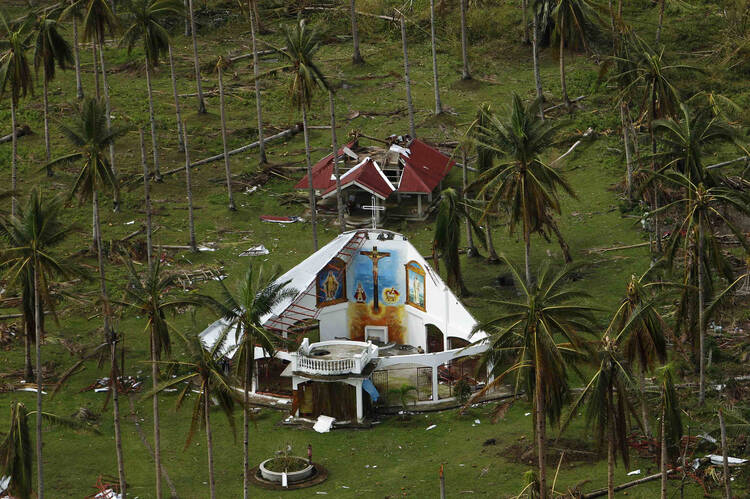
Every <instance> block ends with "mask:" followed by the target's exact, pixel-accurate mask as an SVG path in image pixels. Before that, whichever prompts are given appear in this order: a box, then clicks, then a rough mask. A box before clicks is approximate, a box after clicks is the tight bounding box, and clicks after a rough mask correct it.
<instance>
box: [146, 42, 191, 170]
mask: <svg viewBox="0 0 750 499" xmlns="http://www.w3.org/2000/svg"><path fill="white" fill-rule="evenodd" d="M169 74H170V78H171V79H172V95H173V96H174V110H175V114H176V115H177V150H178V151H180V152H183V151H184V150H185V144H183V143H182V112H181V111H180V96H179V94H178V93H177V77H176V76H175V72H174V55H173V54H172V44H171V43H170V44H169ZM154 179H155V180H156V181H157V182H161V174H158V176H155V177H154Z"/></svg>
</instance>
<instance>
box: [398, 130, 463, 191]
mask: <svg viewBox="0 0 750 499" xmlns="http://www.w3.org/2000/svg"><path fill="white" fill-rule="evenodd" d="M408 149H409V155H408V156H407V155H405V154H402V155H401V157H402V158H403V159H404V164H405V166H404V172H403V173H402V175H401V181H400V182H399V184H398V190H399V192H424V193H429V192H432V191H433V190H434V189H435V187H437V186H438V184H439V183H440V181H441V180H443V179H444V178H445V176H446V175H447V174H448V172H449V171H451V168H453V165H455V164H456V162H455V161H453V160H451V159H450V158H449V157H448V156H446V155H445V154H443V153H441V152H440V151H438V150H437V149H434V148H432V147H430V146H428V145H427V144H425V143H424V142H422V141H421V140H419V139H414V140H412V142H411V144H409V147H408Z"/></svg>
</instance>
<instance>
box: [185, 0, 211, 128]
mask: <svg viewBox="0 0 750 499" xmlns="http://www.w3.org/2000/svg"><path fill="white" fill-rule="evenodd" d="M187 8H188V14H189V17H190V37H191V38H192V40H193V67H194V68H195V85H196V87H197V89H198V114H206V101H205V100H204V99H203V84H202V83H201V68H200V63H199V61H198V39H197V35H196V33H195V11H194V10H193V0H187Z"/></svg>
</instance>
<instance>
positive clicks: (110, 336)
mask: <svg viewBox="0 0 750 499" xmlns="http://www.w3.org/2000/svg"><path fill="white" fill-rule="evenodd" d="M91 198H92V205H93V209H94V226H95V232H96V257H97V262H98V264H99V291H100V293H101V299H102V306H103V311H102V317H103V318H104V338H105V339H106V341H107V342H108V343H109V360H110V371H111V372H110V378H109V387H110V391H111V393H112V417H113V420H114V428H115V454H116V456H117V475H118V478H119V481H120V492H121V494H122V499H126V496H127V482H126V481H125V464H124V460H123V454H122V431H121V429H120V398H119V393H118V390H117V384H118V380H117V378H118V376H119V373H118V369H117V339H116V338H115V334H114V332H113V331H112V330H111V326H110V322H109V319H110V308H109V298H108V296H107V281H106V278H105V275H104V274H105V272H104V251H103V249H102V225H101V219H100V216H99V193H98V192H97V190H96V189H94V192H93V194H92V196H91Z"/></svg>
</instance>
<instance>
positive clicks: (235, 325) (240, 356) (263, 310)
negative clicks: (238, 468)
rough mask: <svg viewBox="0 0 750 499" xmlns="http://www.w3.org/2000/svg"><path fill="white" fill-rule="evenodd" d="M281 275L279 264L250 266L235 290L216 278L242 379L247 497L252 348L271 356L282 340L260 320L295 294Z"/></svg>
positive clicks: (238, 372)
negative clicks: (266, 270)
mask: <svg viewBox="0 0 750 499" xmlns="http://www.w3.org/2000/svg"><path fill="white" fill-rule="evenodd" d="M280 275H281V270H280V269H279V268H278V267H276V268H275V269H273V270H272V271H271V272H264V269H263V266H262V265H259V266H257V267H253V266H252V265H250V267H249V268H248V269H247V272H246V273H245V276H244V278H243V279H242V281H241V282H240V285H239V287H238V288H237V289H236V290H233V291H231V290H229V288H227V286H226V285H225V284H224V281H219V283H220V286H221V290H220V296H219V299H218V302H219V303H220V311H221V315H222V317H223V319H224V323H225V324H226V330H227V334H229V333H230V332H231V331H232V330H234V335H235V344H236V345H237V351H236V352H235V353H234V355H233V358H234V359H236V365H235V367H236V369H237V376H238V378H240V379H242V391H243V401H242V402H243V409H244V410H243V421H242V425H243V473H244V475H243V476H244V485H243V497H244V498H247V497H248V487H249V483H250V460H249V432H250V401H249V395H248V394H249V391H250V390H251V387H252V384H253V371H254V365H255V353H256V352H255V349H256V348H258V347H260V349H261V350H262V351H263V354H264V355H265V356H266V357H268V358H273V356H274V354H275V351H276V348H277V347H278V346H279V345H281V344H282V343H283V342H284V339H283V338H281V336H279V335H278V334H276V333H274V332H273V331H269V330H268V329H266V328H264V327H263V323H262V321H263V318H264V317H265V316H267V315H268V314H270V313H271V311H272V310H273V309H274V308H275V307H276V306H277V305H278V304H279V303H281V302H283V301H284V300H287V299H291V298H293V297H294V296H296V294H297V290H295V289H292V288H289V287H288V286H289V281H281V282H279V281H278V278H279V276H280Z"/></svg>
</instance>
